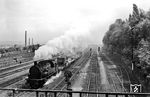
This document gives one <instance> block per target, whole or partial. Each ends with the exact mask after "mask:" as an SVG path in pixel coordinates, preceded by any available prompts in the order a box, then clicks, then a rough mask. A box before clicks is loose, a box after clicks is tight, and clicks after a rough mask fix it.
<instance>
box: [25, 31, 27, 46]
mask: <svg viewBox="0 0 150 97" xmlns="http://www.w3.org/2000/svg"><path fill="white" fill-rule="evenodd" d="M26 46H27V31H25V47H26Z"/></svg>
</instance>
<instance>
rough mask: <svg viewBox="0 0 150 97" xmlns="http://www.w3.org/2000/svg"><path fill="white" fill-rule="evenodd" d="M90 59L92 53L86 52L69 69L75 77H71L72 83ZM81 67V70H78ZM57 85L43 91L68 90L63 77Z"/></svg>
mask: <svg viewBox="0 0 150 97" xmlns="http://www.w3.org/2000/svg"><path fill="white" fill-rule="evenodd" d="M89 57H90V53H89V52H86V53H85V54H84V55H83V56H82V57H81V58H80V59H78V60H77V61H76V62H75V63H73V65H72V66H71V67H70V68H68V69H69V70H71V71H72V73H73V76H72V77H71V79H70V80H71V82H72V81H74V79H75V78H76V75H77V74H78V72H79V70H80V69H81V67H82V66H83V65H84V64H86V62H87V61H88V60H89ZM78 66H80V67H79V68H76V67H78ZM56 82H57V83H55V85H53V86H52V87H49V86H45V87H43V88H41V89H49V90H65V89H66V82H65V78H64V77H62V78H61V80H59V81H56ZM33 95H34V96H35V94H33V93H19V94H17V95H16V97H32V96H33ZM48 95H51V96H52V95H53V94H48ZM64 95H65V94H60V93H59V94H57V97H62V96H64ZM52 97H53V96H52Z"/></svg>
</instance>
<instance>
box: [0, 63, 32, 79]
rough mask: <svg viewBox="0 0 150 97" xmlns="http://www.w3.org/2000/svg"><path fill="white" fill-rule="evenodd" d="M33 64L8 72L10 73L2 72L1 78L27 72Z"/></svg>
mask: <svg viewBox="0 0 150 97" xmlns="http://www.w3.org/2000/svg"><path fill="white" fill-rule="evenodd" d="M32 65H33V64H28V65H26V66H23V67H18V68H14V69H13V70H8V71H5V72H2V73H0V78H4V77H6V76H10V75H12V74H14V73H18V72H21V71H23V70H27V69H29V68H30V67H31V66H32Z"/></svg>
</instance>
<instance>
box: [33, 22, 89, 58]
mask: <svg viewBox="0 0 150 97" xmlns="http://www.w3.org/2000/svg"><path fill="white" fill-rule="evenodd" d="M90 27H91V25H90V23H88V22H86V21H80V22H74V23H72V24H71V27H70V29H69V30H67V31H66V32H65V34H64V35H62V36H60V37H57V38H54V39H52V40H49V41H48V42H47V43H46V44H45V45H43V46H41V47H40V48H39V49H38V50H36V51H35V56H34V60H38V59H49V58H52V55H55V54H58V53H63V54H67V53H72V54H74V53H75V51H74V50H75V49H81V50H82V49H84V48H85V47H87V45H88V43H89V41H90V35H91V34H90Z"/></svg>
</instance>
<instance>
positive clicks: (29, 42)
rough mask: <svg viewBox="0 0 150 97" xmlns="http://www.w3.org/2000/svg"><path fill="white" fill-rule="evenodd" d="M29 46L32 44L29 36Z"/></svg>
mask: <svg viewBox="0 0 150 97" xmlns="http://www.w3.org/2000/svg"><path fill="white" fill-rule="evenodd" d="M29 46H30V38H29Z"/></svg>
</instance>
